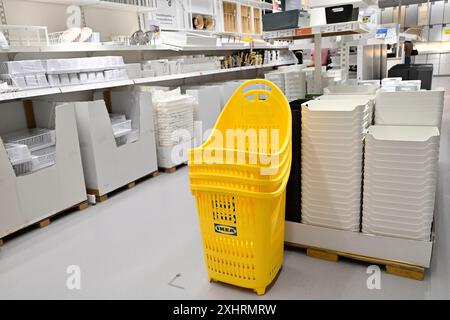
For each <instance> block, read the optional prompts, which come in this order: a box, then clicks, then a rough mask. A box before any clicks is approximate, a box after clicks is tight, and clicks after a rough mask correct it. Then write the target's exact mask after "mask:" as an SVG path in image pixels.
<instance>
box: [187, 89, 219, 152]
mask: <svg viewBox="0 0 450 320" xmlns="http://www.w3.org/2000/svg"><path fill="white" fill-rule="evenodd" d="M185 90H186V94H187V95H190V96H192V97H194V99H195V101H196V104H195V109H194V121H195V123H194V131H195V133H194V135H195V140H196V145H197V146H199V145H201V144H202V143H203V142H204V141H205V140H206V138H207V137H206V136H205V132H206V131H208V130H211V129H212V128H214V125H215V124H216V121H217V118H218V117H219V115H220V112H221V104H220V96H219V94H218V92H219V91H220V88H219V86H201V87H187V88H185Z"/></svg>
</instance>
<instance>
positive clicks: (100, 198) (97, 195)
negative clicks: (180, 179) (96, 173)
mask: <svg viewBox="0 0 450 320" xmlns="http://www.w3.org/2000/svg"><path fill="white" fill-rule="evenodd" d="M158 174H159V171H154V172H152V173H150V174H148V175H146V176H144V177H142V178H139V179H137V180H135V181H132V182H130V183H127V184H126V185H124V186H122V187H119V188H117V189H116V190H114V191H111V192H108V193H107V194H103V195H100V192H99V191H98V190H97V189H87V190H86V191H87V194H92V195H95V200H96V201H97V202H104V201H106V200H108V199H109V197H110V196H112V195H114V194H115V193H117V192H120V191H122V190H124V189H125V190H127V189H132V188H134V187H135V186H136V184H137V183H139V182H141V181H143V180H146V179H148V178H153V177H156V176H157V175H158Z"/></svg>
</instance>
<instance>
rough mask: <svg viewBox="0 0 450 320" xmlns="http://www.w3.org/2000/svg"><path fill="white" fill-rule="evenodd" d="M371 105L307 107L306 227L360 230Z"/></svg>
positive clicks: (304, 147)
mask: <svg viewBox="0 0 450 320" xmlns="http://www.w3.org/2000/svg"><path fill="white" fill-rule="evenodd" d="M371 110H372V103H371V100H370V99H367V98H366V99H359V101H358V100H353V99H348V100H313V101H308V102H306V103H304V104H303V105H302V176H301V181H302V184H301V187H302V220H301V221H302V223H304V224H311V225H316V226H323V227H330V228H336V229H342V230H348V231H355V232H358V231H359V230H360V212H361V210H360V209H361V187H362V165H363V140H364V136H365V134H366V131H367V128H368V127H369V126H370V124H371V112H372V111H371Z"/></svg>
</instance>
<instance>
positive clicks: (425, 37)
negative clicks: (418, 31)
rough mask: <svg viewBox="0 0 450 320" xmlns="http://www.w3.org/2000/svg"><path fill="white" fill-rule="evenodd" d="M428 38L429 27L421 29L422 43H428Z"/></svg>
mask: <svg viewBox="0 0 450 320" xmlns="http://www.w3.org/2000/svg"><path fill="white" fill-rule="evenodd" d="M429 36H430V27H429V26H424V27H423V28H422V36H421V37H422V41H425V42H428V38H429Z"/></svg>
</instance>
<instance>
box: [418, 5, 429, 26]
mask: <svg viewBox="0 0 450 320" xmlns="http://www.w3.org/2000/svg"><path fill="white" fill-rule="evenodd" d="M428 19H429V5H428V3H421V4H419V5H418V8H417V24H418V25H419V26H426V25H428Z"/></svg>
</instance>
